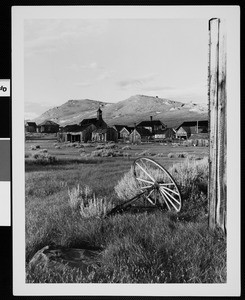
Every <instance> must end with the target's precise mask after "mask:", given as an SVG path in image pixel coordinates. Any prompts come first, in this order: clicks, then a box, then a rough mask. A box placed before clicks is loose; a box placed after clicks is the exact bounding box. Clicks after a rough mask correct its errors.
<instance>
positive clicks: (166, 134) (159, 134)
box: [154, 128, 176, 141]
mask: <svg viewBox="0 0 245 300" xmlns="http://www.w3.org/2000/svg"><path fill="white" fill-rule="evenodd" d="M175 133H176V132H175V130H174V129H173V128H166V129H163V130H157V131H155V132H154V140H155V141H162V140H166V139H173V138H175Z"/></svg>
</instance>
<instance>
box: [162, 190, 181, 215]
mask: <svg viewBox="0 0 245 300" xmlns="http://www.w3.org/2000/svg"><path fill="white" fill-rule="evenodd" d="M161 192H162V193H163V194H164V196H165V198H166V199H167V200H168V202H170V203H171V205H172V206H173V207H174V208H175V210H176V211H179V209H178V208H177V207H176V206H175V205H174V203H173V202H172V201H171V200H170V198H169V197H168V195H167V194H166V192H165V191H164V190H162V189H161Z"/></svg>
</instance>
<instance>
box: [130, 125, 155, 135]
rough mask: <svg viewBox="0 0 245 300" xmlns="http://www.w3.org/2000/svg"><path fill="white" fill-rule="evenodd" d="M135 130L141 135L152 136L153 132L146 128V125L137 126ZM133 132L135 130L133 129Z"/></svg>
mask: <svg viewBox="0 0 245 300" xmlns="http://www.w3.org/2000/svg"><path fill="white" fill-rule="evenodd" d="M135 130H136V131H137V132H138V133H139V134H140V135H141V136H152V133H151V132H150V131H149V130H148V129H146V128H144V127H136V128H135ZM132 132H133V131H132Z"/></svg>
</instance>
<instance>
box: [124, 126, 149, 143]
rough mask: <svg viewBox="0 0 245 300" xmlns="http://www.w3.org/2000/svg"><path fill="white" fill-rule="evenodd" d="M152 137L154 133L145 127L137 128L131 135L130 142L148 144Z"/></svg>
mask: <svg viewBox="0 0 245 300" xmlns="http://www.w3.org/2000/svg"><path fill="white" fill-rule="evenodd" d="M151 137H152V133H151V132H150V131H149V130H148V129H146V128H144V127H135V128H134V130H133V131H132V132H131V133H130V136H129V141H130V142H131V143H141V142H148V141H150V139H151Z"/></svg>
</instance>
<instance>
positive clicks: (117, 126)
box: [113, 125, 126, 131]
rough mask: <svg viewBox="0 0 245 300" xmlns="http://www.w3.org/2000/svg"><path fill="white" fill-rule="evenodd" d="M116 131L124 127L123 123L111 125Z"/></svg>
mask: <svg viewBox="0 0 245 300" xmlns="http://www.w3.org/2000/svg"><path fill="white" fill-rule="evenodd" d="M113 126H114V127H115V128H116V130H117V131H121V130H122V129H123V128H124V127H126V126H125V125H113Z"/></svg>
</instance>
